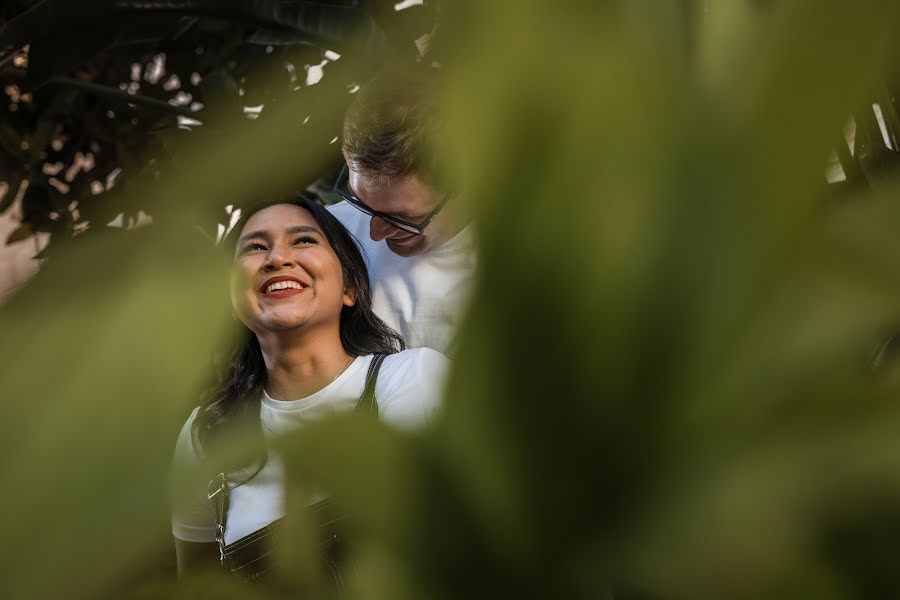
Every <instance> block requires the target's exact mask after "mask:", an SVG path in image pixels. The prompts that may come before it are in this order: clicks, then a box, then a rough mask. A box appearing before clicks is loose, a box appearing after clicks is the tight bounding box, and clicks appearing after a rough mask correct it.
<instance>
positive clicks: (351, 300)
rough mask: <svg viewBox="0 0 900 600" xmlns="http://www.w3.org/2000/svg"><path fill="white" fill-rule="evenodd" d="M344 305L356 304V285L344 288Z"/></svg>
mask: <svg viewBox="0 0 900 600" xmlns="http://www.w3.org/2000/svg"><path fill="white" fill-rule="evenodd" d="M343 301H344V306H353V305H354V304H356V288H354V287H346V288H344V298H343Z"/></svg>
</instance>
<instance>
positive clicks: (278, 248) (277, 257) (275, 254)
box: [265, 244, 294, 271]
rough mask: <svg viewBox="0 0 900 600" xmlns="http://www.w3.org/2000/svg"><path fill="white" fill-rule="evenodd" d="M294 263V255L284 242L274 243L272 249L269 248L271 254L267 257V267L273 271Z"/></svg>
mask: <svg viewBox="0 0 900 600" xmlns="http://www.w3.org/2000/svg"><path fill="white" fill-rule="evenodd" d="M293 265H294V256H293V254H292V253H291V251H290V248H287V247H286V246H283V245H282V244H274V245H273V246H272V249H271V250H269V256H268V257H267V260H266V264H265V268H266V269H268V270H270V271H271V270H273V269H280V268H283V267H290V266H293Z"/></svg>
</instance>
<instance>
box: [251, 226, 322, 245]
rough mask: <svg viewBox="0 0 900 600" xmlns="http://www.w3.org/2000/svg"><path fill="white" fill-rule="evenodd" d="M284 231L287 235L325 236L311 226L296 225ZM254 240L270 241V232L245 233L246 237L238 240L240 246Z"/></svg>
mask: <svg viewBox="0 0 900 600" xmlns="http://www.w3.org/2000/svg"><path fill="white" fill-rule="evenodd" d="M284 231H285V233H287V234H294V233H318V234H319V235H323V234H322V232H321V231H319V230H318V229H317V228H315V227H312V226H311V225H295V226H294V227H288V228H287V229H285V230H284ZM252 238H262V239H269V232H268V231H263V230H259V231H248V232H247V233H245V234H244V235H242V236H241V237H240V238H238V244H240V243H242V242H245V241H247V240H249V239H252Z"/></svg>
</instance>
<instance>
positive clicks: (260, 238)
mask: <svg viewBox="0 0 900 600" xmlns="http://www.w3.org/2000/svg"><path fill="white" fill-rule="evenodd" d="M354 299H355V293H354V291H353V290H347V289H345V287H344V277H343V271H342V269H341V263H340V260H338V257H337V255H336V254H335V253H334V250H333V249H332V248H331V245H330V244H329V243H328V240H327V239H326V238H325V234H324V233H323V232H322V230H321V228H320V227H319V224H318V223H316V220H315V219H314V218H313V216H312V214H311V213H310V212H309V211H307V210H306V209H304V208H301V207H299V206H294V205H291V204H276V205H273V206H269V207H267V208H264V209H262V210H260V211H259V212H257V213H254V214H253V215H251V216H250V218H249V219H248V220H247V222H246V223H245V224H244V227H243V229H241V233H240V236H239V238H238V242H237V247H236V249H235V256H234V265H233V267H232V276H231V304H232V306H233V307H234V311H235V314H236V315H237V316H238V318H239V319H240V320H241V321H242V322H243V323H244V324H245V325H246V326H247V327H248V328H250V329H251V330H252V331H253V332H255V333H256V334H261V333H265V332H269V331H284V330H289V329H293V328H297V327H304V328H310V327H315V326H320V325H323V324H324V325H326V326H327V325H331V324H334V325H335V326H337V325H339V323H340V315H341V309H342V308H343V307H344V306H345V305H346V306H352V305H353V302H354Z"/></svg>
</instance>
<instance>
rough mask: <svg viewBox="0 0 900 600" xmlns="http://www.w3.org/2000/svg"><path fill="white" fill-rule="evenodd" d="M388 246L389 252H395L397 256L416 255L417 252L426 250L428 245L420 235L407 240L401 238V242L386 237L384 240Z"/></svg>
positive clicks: (420, 252)
mask: <svg viewBox="0 0 900 600" xmlns="http://www.w3.org/2000/svg"><path fill="white" fill-rule="evenodd" d="M385 242H386V243H387V246H388V248H389V249H390V251H391V252H393V253H394V254H396V255H397V256H404V257H409V256H416V255H418V254H422V253H424V252H425V251H426V250H428V246H427V244H426V240H425V239H424V238H422V237H420V236H416V237H415V238H409V241H406V240H403V241H402V242H399V243H398V242H395V241H393V240H390V239H387V240H385Z"/></svg>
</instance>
